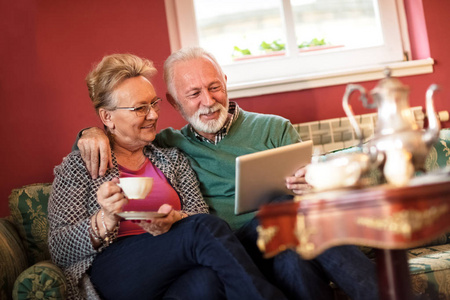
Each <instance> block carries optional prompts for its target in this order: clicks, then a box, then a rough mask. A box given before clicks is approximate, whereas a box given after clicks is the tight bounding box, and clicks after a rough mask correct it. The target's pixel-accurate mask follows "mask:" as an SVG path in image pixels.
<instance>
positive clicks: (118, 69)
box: [86, 54, 157, 114]
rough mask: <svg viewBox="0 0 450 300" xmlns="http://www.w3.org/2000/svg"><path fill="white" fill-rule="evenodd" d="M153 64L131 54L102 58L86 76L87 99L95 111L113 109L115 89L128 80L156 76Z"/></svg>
mask: <svg viewBox="0 0 450 300" xmlns="http://www.w3.org/2000/svg"><path fill="white" fill-rule="evenodd" d="M156 72H157V71H156V69H155V67H154V66H153V62H152V61H150V60H148V59H145V58H140V57H138V56H136V55H133V54H112V55H107V56H105V57H103V59H102V61H101V62H99V63H98V64H97V65H96V66H95V67H94V68H93V70H92V71H91V72H89V74H88V75H87V76H86V84H87V87H88V90H89V97H90V98H91V100H92V104H93V105H94V108H95V111H96V112H97V114H98V112H99V109H100V108H102V107H103V108H106V109H114V106H115V100H114V97H113V91H114V89H115V87H116V86H117V85H118V84H120V83H121V82H122V81H124V80H125V79H128V78H132V77H137V76H143V77H145V78H146V79H147V80H149V81H150V79H151V78H152V77H153V75H155V74H156Z"/></svg>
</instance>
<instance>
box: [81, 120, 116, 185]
mask: <svg viewBox="0 0 450 300" xmlns="http://www.w3.org/2000/svg"><path fill="white" fill-rule="evenodd" d="M77 146H78V149H80V152H81V157H82V158H83V160H84V163H85V164H86V167H87V169H88V171H89V173H90V174H91V176H92V178H94V179H95V178H97V177H98V175H100V176H103V175H105V173H106V170H107V169H108V167H110V168H111V167H112V166H113V164H112V156H111V147H110V145H109V139H108V137H107V136H106V134H105V133H104V132H103V130H101V129H100V128H97V127H92V128H88V129H85V130H83V132H82V135H81V137H80V139H79V140H78V143H77Z"/></svg>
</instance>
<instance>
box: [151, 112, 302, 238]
mask: <svg viewBox="0 0 450 300" xmlns="http://www.w3.org/2000/svg"><path fill="white" fill-rule="evenodd" d="M299 140H300V137H299V135H298V133H297V131H296V130H295V129H294V128H293V126H292V124H291V123H290V122H289V120H287V119H285V118H282V117H280V116H275V115H265V114H258V113H251V112H246V111H243V110H242V109H240V112H239V116H238V118H237V119H236V120H235V121H234V123H233V124H232V125H231V127H230V130H229V132H228V134H227V136H225V138H223V139H222V140H221V141H220V142H219V143H218V144H217V145H213V144H211V143H208V142H202V141H200V140H199V139H197V138H196V137H195V135H194V133H193V132H191V130H190V129H189V127H188V126H187V125H186V126H184V127H183V128H182V129H181V131H180V130H174V129H173V128H167V129H165V130H162V131H161V132H160V133H159V134H158V135H157V138H156V140H155V142H154V143H156V144H158V145H160V146H163V147H177V148H179V149H181V150H182V151H183V152H184V153H185V154H186V155H187V157H188V159H189V161H190V163H191V166H192V168H193V169H194V170H195V172H196V173H197V176H198V179H199V181H200V189H201V191H202V194H203V196H204V198H205V201H206V203H207V204H208V205H209V207H210V211H211V213H212V214H215V215H217V216H219V217H221V218H222V219H224V220H226V221H227V222H228V223H229V224H230V226H231V228H232V229H234V230H235V229H237V228H239V227H241V226H242V225H243V224H245V223H246V222H247V221H249V220H250V219H251V218H253V216H254V213H248V214H243V215H239V216H236V215H235V214H234V195H235V159H236V157H237V156H240V155H244V154H249V153H253V152H257V151H261V150H266V149H271V148H276V147H280V146H285V145H289V144H292V143H296V142H298V141H299Z"/></svg>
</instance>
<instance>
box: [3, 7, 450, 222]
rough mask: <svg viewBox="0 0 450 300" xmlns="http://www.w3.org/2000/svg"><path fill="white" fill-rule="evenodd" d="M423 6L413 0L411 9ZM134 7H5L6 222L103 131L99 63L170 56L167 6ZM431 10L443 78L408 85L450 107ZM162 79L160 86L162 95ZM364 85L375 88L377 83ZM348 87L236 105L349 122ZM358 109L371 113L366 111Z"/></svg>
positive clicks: (438, 14) (414, 96)
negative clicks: (92, 74) (96, 90)
mask: <svg viewBox="0 0 450 300" xmlns="http://www.w3.org/2000/svg"><path fill="white" fill-rule="evenodd" d="M25 2H27V3H25ZM418 2H419V1H410V3H414V4H413V5H412V6H414V5H416V4H417V3H418ZM129 3H130V2H128V1H118V0H116V1H111V0H110V1H106V0H102V1H99V0H97V1H87V0H79V1H45V0H44V1H20V0H19V1H1V3H0V28H2V30H1V36H0V38H1V40H0V66H1V69H0V70H1V71H0V101H1V116H2V118H3V120H2V125H1V129H0V136H1V141H2V144H1V147H0V163H1V164H0V165H1V167H2V171H3V172H2V173H3V175H2V180H1V185H0V199H1V200H0V217H3V216H6V215H8V214H9V211H8V207H7V202H8V200H7V197H8V195H9V194H10V192H11V189H13V188H16V187H20V186H23V185H25V184H30V183H36V182H51V181H52V180H53V174H52V170H53V167H54V166H55V165H57V164H59V163H60V162H61V159H62V158H63V157H64V155H66V154H67V153H68V152H69V151H70V149H71V146H72V143H73V141H74V138H75V135H76V133H77V132H78V131H79V130H80V129H81V128H83V127H87V126H93V125H99V122H98V121H97V116H96V115H95V113H94V110H93V109H92V108H91V104H90V100H89V97H88V94H87V88H86V86H85V83H84V77H85V76H86V74H87V72H88V71H89V69H90V68H91V66H92V64H93V63H94V62H97V61H99V60H100V59H101V58H102V57H103V56H104V55H106V54H110V53H117V52H130V53H134V54H137V55H140V56H144V57H148V58H150V59H152V60H153V61H154V62H155V65H156V67H157V68H158V69H159V70H162V69H161V68H162V63H163V61H164V59H165V58H166V57H167V56H168V55H169V54H170V46H169V39H168V36H167V25H166V19H165V9H164V2H163V1H148V0H135V1H133V2H132V3H133V4H132V5H131V4H129ZM410 8H411V7H410ZM419 8H420V9H422V7H419ZM412 9H414V7H412ZM423 10H424V15H425V22H426V27H427V33H428V37H429V43H430V47H429V51H430V54H431V57H432V58H434V59H435V60H436V65H435V72H434V73H433V74H429V75H420V76H411V77H405V78H402V81H403V82H404V83H405V84H407V85H409V86H410V87H411V96H410V102H411V106H416V105H423V104H424V95H425V90H426V89H427V87H428V86H429V85H430V84H431V83H438V84H441V85H442V87H443V91H442V93H440V95H439V97H438V99H437V101H436V103H435V106H436V108H437V109H438V110H444V109H445V110H450V104H449V102H448V99H449V96H450V85H448V78H450V66H449V64H450V57H449V56H448V50H447V49H448V48H449V47H450V41H449V38H448V34H447V33H446V32H445V31H446V29H448V28H450V20H449V18H448V17H447V12H448V11H450V2H448V1H426V3H424V7H423ZM421 28H422V29H423V26H422V27H421ZM412 29H414V28H412ZM161 75H162V74H161V73H160V74H159V75H158V76H157V78H156V79H155V81H154V84H155V87H156V89H157V91H158V93H159V94H160V95H162V96H164V93H165V88H164V84H163V81H162V78H161ZM363 85H364V86H365V87H366V88H367V89H372V88H373V87H374V86H375V85H376V82H367V83H363ZM344 89H345V85H340V86H334V87H326V88H319V89H310V90H304V91H298V92H288V93H280V94H276V95H265V96H259V97H250V98H245V99H236V100H238V102H239V105H240V106H241V107H243V108H244V109H246V110H251V111H257V112H262V113H274V114H279V115H282V116H284V117H286V118H289V119H290V120H291V121H292V122H294V123H297V122H306V121H313V120H319V119H326V118H334V117H340V116H343V115H344V113H343V111H342V108H341V99H342V95H343V93H344ZM355 110H356V113H362V112H365V111H364V110H362V109H361V108H358V107H356V109H355ZM183 124H184V121H183V120H182V119H181V117H179V115H178V114H177V113H176V112H175V111H174V110H173V109H172V108H171V107H170V106H169V105H168V103H167V102H166V103H164V104H163V115H162V118H161V120H160V122H159V128H164V127H167V126H172V127H175V128H180V127H181V126H182V125H183Z"/></svg>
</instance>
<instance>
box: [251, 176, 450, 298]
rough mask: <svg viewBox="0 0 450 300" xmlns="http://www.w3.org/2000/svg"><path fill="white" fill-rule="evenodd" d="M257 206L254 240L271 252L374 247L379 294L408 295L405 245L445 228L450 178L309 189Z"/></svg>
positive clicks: (449, 224)
mask: <svg viewBox="0 0 450 300" xmlns="http://www.w3.org/2000/svg"><path fill="white" fill-rule="evenodd" d="M295 200H296V201H295V202H288V203H274V204H268V205H264V206H262V207H261V209H260V211H259V212H258V214H257V217H258V218H259V219H260V224H261V225H260V227H259V228H258V232H259V239H258V246H259V247H260V249H261V250H262V251H263V252H265V255H266V257H271V256H273V255H276V254H277V253H279V252H281V251H283V250H285V249H287V248H293V249H295V250H296V251H297V252H298V253H299V254H300V255H301V256H302V257H303V258H305V259H312V258H314V257H316V256H317V255H319V254H320V253H322V252H323V251H324V250H326V249H328V248H330V247H333V246H338V245H345V244H354V245H365V246H370V247H373V248H376V263H377V272H378V281H379V286H380V298H381V299H411V298H412V297H411V295H412V291H411V282H410V280H409V267H408V262H407V258H406V251H405V250H404V249H408V248H413V247H418V246H420V245H423V244H425V243H427V242H429V241H431V240H433V239H435V238H436V237H437V236H438V235H440V234H442V233H444V232H447V231H448V230H449V229H450V178H448V177H447V178H444V179H443V180H442V178H441V179H440V180H439V181H438V182H431V183H427V184H421V185H415V186H408V187H400V188H396V187H392V186H388V185H380V186H376V187H371V188H364V189H348V190H336V191H330V192H321V193H310V194H307V195H305V196H301V197H296V198H295Z"/></svg>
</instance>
